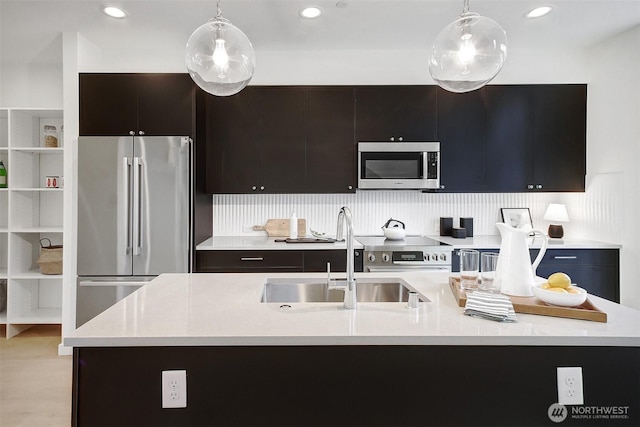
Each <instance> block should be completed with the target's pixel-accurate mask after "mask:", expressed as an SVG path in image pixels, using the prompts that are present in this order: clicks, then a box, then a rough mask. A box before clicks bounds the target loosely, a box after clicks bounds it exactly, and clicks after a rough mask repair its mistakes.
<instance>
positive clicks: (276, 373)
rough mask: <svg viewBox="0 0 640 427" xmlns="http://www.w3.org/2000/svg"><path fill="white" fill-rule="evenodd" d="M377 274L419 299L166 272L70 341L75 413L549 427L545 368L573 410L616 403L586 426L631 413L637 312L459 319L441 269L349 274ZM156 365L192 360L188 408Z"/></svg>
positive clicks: (601, 304) (639, 394)
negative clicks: (275, 295) (284, 289)
mask: <svg viewBox="0 0 640 427" xmlns="http://www.w3.org/2000/svg"><path fill="white" fill-rule="evenodd" d="M372 276H375V277H387V278H396V277H400V278H402V279H403V280H405V281H406V282H407V283H408V284H409V287H410V288H413V290H415V291H417V292H418V293H419V294H420V295H421V296H422V297H423V298H424V299H428V300H429V302H422V303H421V304H420V308H418V309H408V308H406V303H402V302H388V303H359V305H358V309H357V310H345V309H343V308H342V304H340V303H299V304H296V303H290V304H280V303H261V302H260V300H261V296H262V291H263V285H264V282H265V280H266V279H268V278H273V277H281V278H298V277H300V278H306V279H308V278H314V277H315V278H319V279H322V278H324V277H325V276H324V275H322V274H309V273H304V274H302V273H277V274H262V273H256V274H191V275H188V274H167V275H162V276H160V277H158V278H157V279H155V280H154V281H153V282H151V283H150V284H149V285H147V286H145V287H143V288H142V289H140V290H139V291H137V292H135V293H134V294H132V295H130V296H129V297H127V298H125V299H124V300H122V301H120V302H119V303H118V304H116V305H114V306H113V307H111V308H110V309H108V310H107V311H105V312H104V313H102V314H100V315H99V316H97V317H96V318H94V319H93V320H91V321H89V322H88V323H86V324H85V325H83V326H82V327H80V328H79V329H77V330H76V331H74V332H73V333H72V334H71V335H70V336H67V337H65V339H64V343H65V345H68V346H73V347H74V399H73V405H74V407H73V417H74V423H75V424H77V425H156V426H158V425H189V424H191V425H225V426H226V425H237V426H255V425H291V426H302V425H315V426H319V425H344V426H352V425H362V426H365V425H367V426H368V425H385V426H403V425H405V426H408V425H425V426H426V425H437V426H441V425H452V426H453V425H493V426H495V425H532V426H537V425H553V424H554V423H553V422H552V421H551V418H550V416H549V415H548V413H547V412H548V410H549V408H550V407H551V405H553V404H554V403H555V402H558V391H557V380H556V368H557V367H566V366H575V367H582V370H583V381H584V394H585V398H584V405H578V406H569V407H568V408H569V409H573V408H574V407H575V408H582V409H584V408H592V407H598V408H600V407H607V408H608V407H614V406H615V407H616V408H623V407H624V408H626V409H625V411H626V412H625V414H623V415H624V417H621V418H616V419H615V420H612V419H611V418H609V419H604V418H602V419H596V418H592V419H590V420H589V421H590V424H589V425H621V426H622V425H637V424H638V421H639V420H640V403H639V402H640V328H639V327H638V325H640V312H638V311H635V310H632V309H629V308H626V307H623V306H620V305H618V304H615V303H612V302H610V301H607V300H604V299H601V298H598V297H591V300H592V302H593V303H594V304H595V305H596V306H597V307H598V308H599V309H601V310H602V311H604V312H606V313H607V315H608V321H607V323H598V322H590V321H582V320H573V319H562V318H555V317H545V316H534V315H525V314H519V315H518V322H517V323H497V322H491V321H487V320H481V319H477V318H471V317H468V316H464V315H463V314H462V312H463V309H462V308H461V307H458V306H457V304H456V303H455V300H454V298H453V295H452V293H451V290H450V289H449V286H448V277H449V273H424V272H422V273H400V274H398V273H375V274H366V273H362V274H358V275H357V276H356V277H357V278H361V279H366V278H369V277H372ZM165 370H186V371H187V384H188V396H187V407H186V408H171V409H162V407H161V402H162V387H161V386H162V381H161V372H162V371H165ZM574 415H576V417H574ZM577 415H581V416H582V417H583V418H577ZM584 416H585V414H584V411H583V413H582V414H578V413H576V414H572V413H568V417H567V419H566V420H565V421H564V425H580V422H583V421H584ZM612 422H615V424H612Z"/></svg>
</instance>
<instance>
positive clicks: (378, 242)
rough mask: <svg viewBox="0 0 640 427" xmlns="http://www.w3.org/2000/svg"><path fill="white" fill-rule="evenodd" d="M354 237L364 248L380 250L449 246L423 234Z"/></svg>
mask: <svg viewBox="0 0 640 427" xmlns="http://www.w3.org/2000/svg"><path fill="white" fill-rule="evenodd" d="M355 239H356V240H357V241H358V242H360V243H362V245H363V246H364V249H365V250H382V248H384V249H388V250H393V249H396V250H402V249H403V248H406V247H421V248H423V247H426V246H437V247H439V246H450V245H448V244H446V243H443V242H439V241H437V240H434V239H432V238H430V237H425V236H406V237H405V238H404V239H403V240H390V239H387V238H385V237H384V236H356V237H355ZM377 248H379V249H377Z"/></svg>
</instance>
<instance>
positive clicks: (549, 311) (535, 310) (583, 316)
mask: <svg viewBox="0 0 640 427" xmlns="http://www.w3.org/2000/svg"><path fill="white" fill-rule="evenodd" d="M449 287H451V292H453V297H454V298H455V299H456V302H457V303H458V306H459V307H464V306H465V304H466V303H467V294H466V293H465V291H463V290H462V289H460V278H459V277H455V276H451V277H449ZM509 298H511V303H512V304H513V310H514V311H515V312H516V313H525V314H539V315H542V316H554V317H566V318H569V319H580V320H591V321H593V322H603V323H607V313H605V312H604V311H601V310H599V309H598V307H596V306H595V305H593V303H592V302H591V301H589V298H587V300H586V301H585V302H584V304H582V305H579V306H577V307H560V306H555V305H548V304H546V303H544V302H542V301H540V300H539V299H538V298H536V297H516V296H509Z"/></svg>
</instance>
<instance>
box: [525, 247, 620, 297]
mask: <svg viewBox="0 0 640 427" xmlns="http://www.w3.org/2000/svg"><path fill="white" fill-rule="evenodd" d="M530 252H531V259H532V260H533V259H535V256H536V255H537V254H538V250H537V249H532V250H531V251H530ZM558 271H562V272H564V273H566V274H568V275H569V276H570V277H571V281H572V282H573V283H575V284H577V285H578V286H580V287H581V288H584V289H586V290H587V292H589V293H591V294H593V295H597V296H599V297H602V298H606V299H609V300H611V301H614V302H620V251H619V250H618V249H548V250H547V252H546V253H545V255H544V257H543V258H542V262H541V263H540V265H539V266H538V270H537V274H538V276H541V277H549V275H551V274H553V273H555V272H558Z"/></svg>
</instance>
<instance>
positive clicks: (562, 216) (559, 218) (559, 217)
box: [544, 203, 569, 239]
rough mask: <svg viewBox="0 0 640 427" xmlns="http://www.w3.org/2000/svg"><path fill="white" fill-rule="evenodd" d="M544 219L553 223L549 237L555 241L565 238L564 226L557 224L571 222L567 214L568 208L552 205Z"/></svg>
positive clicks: (561, 205) (550, 226)
mask: <svg viewBox="0 0 640 427" xmlns="http://www.w3.org/2000/svg"><path fill="white" fill-rule="evenodd" d="M544 219H545V220H547V221H551V224H550V225H549V231H548V234H549V237H551V238H553V239H561V238H562V236H564V230H563V229H562V225H560V224H557V223H559V222H569V215H568V214H567V208H566V207H565V205H563V204H560V203H550V204H549V206H548V207H547V211H546V212H545V213H544Z"/></svg>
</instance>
